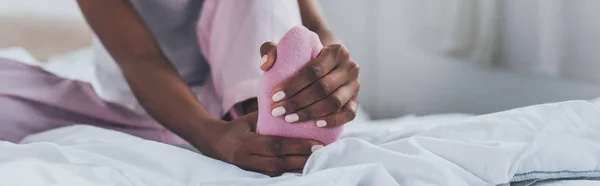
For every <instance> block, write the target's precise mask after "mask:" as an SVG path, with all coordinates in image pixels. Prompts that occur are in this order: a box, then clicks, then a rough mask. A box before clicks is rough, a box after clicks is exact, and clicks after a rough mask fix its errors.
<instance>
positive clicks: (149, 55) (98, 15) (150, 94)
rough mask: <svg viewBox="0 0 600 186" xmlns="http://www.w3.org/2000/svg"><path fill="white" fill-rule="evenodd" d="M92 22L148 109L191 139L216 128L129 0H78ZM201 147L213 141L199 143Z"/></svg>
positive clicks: (190, 140)
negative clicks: (211, 125) (209, 125)
mask: <svg viewBox="0 0 600 186" xmlns="http://www.w3.org/2000/svg"><path fill="white" fill-rule="evenodd" d="M78 3H79V6H80V8H81V10H82V12H83V14H84V15H85V18H86V20H87V22H88V23H89V24H90V26H91V28H92V29H93V30H94V31H95V32H96V34H97V35H98V37H99V38H100V40H101V41H102V43H103V44H104V46H105V47H106V49H107V50H108V51H109V53H110V54H111V55H112V57H113V58H114V59H115V60H116V61H117V63H118V64H119V66H120V67H121V71H122V72H123V74H124V76H125V79H126V80H127V82H128V83H129V86H130V87H131V89H132V91H133V93H134V94H135V96H136V97H137V99H138V101H139V102H140V104H141V105H142V106H143V107H144V108H145V109H146V111H147V112H148V113H149V114H150V115H151V116H152V117H153V118H154V119H156V120H157V121H158V122H159V123H161V124H162V125H164V126H165V127H166V128H168V129H169V130H171V131H173V132H174V133H176V134H177V135H179V136H180V137H182V138H183V139H185V140H187V141H188V142H190V143H192V144H193V143H207V142H206V140H202V139H198V138H199V137H207V136H209V135H211V134H214V133H215V132H211V131H207V130H211V128H214V127H207V126H206V125H208V124H209V123H214V122H209V121H211V120H216V118H212V117H211V116H210V115H209V114H208V112H207V111H206V110H205V109H204V108H203V106H202V105H201V103H200V102H199V101H198V100H197V99H196V96H195V95H194V94H193V93H192V91H191V90H190V89H189V87H188V86H187V84H186V83H185V82H184V80H183V79H182V78H181V77H180V76H179V74H178V73H177V72H176V71H175V69H174V68H173V67H172V66H171V64H170V63H169V61H168V59H167V58H166V57H165V55H164V54H163V53H162V51H161V50H160V48H159V46H158V44H157V42H156V40H155V38H154V37H153V35H152V34H151V32H150V31H149V29H148V28H147V27H146V25H145V24H144V22H143V21H142V19H141V17H140V16H139V15H138V14H137V12H136V11H135V9H134V8H133V6H132V5H131V3H130V2H129V1H128V0H94V1H92V0H78ZM193 145H194V146H196V147H197V148H200V147H202V146H206V145H207V144H193Z"/></svg>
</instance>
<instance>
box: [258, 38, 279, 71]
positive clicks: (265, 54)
mask: <svg viewBox="0 0 600 186" xmlns="http://www.w3.org/2000/svg"><path fill="white" fill-rule="evenodd" d="M260 56H262V57H261V58H260V69H262V70H263V71H269V69H271V67H273V64H275V59H277V47H276V45H275V43H273V42H270V41H269V42H265V43H263V44H262V45H261V46H260Z"/></svg>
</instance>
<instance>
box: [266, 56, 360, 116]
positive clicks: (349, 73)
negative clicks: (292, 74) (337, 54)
mask: <svg viewBox="0 0 600 186" xmlns="http://www.w3.org/2000/svg"><path fill="white" fill-rule="evenodd" d="M358 71H359V70H358V67H357V65H356V63H354V62H352V63H346V64H344V65H343V66H341V67H338V68H336V69H334V70H333V71H332V72H331V73H329V74H327V75H326V76H325V77H323V78H321V79H319V80H317V81H316V82H314V83H313V84H311V85H309V86H308V87H307V88H305V89H304V90H302V91H300V92H299V93H298V94H296V95H294V96H292V97H290V98H288V99H286V100H283V101H281V102H278V103H274V104H273V105H272V110H271V113H272V115H273V116H274V117H277V116H281V115H284V114H285V115H286V117H285V118H284V119H285V120H286V121H287V122H288V123H292V122H299V121H306V120H310V119H314V118H317V117H321V116H324V115H327V114H330V113H332V112H335V111H338V110H339V109H341V108H342V106H344V105H345V104H346V102H347V101H348V100H350V98H352V96H354V94H355V93H356V92H357V91H358V90H354V89H348V91H349V92H346V90H345V89H344V90H341V91H344V92H338V96H342V97H338V98H339V99H337V100H329V101H337V102H333V103H329V104H328V103H322V104H321V105H316V106H311V105H313V104H315V103H317V102H319V101H321V100H324V99H326V98H328V97H330V96H332V94H333V93H334V92H336V91H337V90H338V89H340V88H341V87H342V86H349V85H348V84H349V82H352V81H357V80H358ZM340 101H341V102H340ZM331 104H333V105H331ZM306 107H309V108H308V109H307V108H306ZM300 109H303V113H302V115H297V114H296V115H295V114H294V113H296V112H298V111H299V110H300ZM296 116H298V117H296Z"/></svg>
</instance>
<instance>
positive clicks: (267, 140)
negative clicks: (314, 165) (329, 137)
mask: <svg viewBox="0 0 600 186" xmlns="http://www.w3.org/2000/svg"><path fill="white" fill-rule="evenodd" d="M247 144H248V145H249V146H248V147H247V149H248V150H249V151H250V153H252V154H255V155H261V156H284V155H310V154H312V149H316V148H319V147H323V145H322V144H321V143H319V142H317V141H314V140H307V139H295V138H284V137H278V136H260V135H257V136H256V137H255V138H253V139H252V141H251V142H248V143H247Z"/></svg>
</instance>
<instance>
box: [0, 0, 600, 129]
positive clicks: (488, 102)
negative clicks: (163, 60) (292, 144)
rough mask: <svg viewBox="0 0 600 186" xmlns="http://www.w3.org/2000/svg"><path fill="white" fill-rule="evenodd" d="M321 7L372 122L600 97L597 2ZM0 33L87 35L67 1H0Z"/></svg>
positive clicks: (75, 41)
mask: <svg viewBox="0 0 600 186" xmlns="http://www.w3.org/2000/svg"><path fill="white" fill-rule="evenodd" d="M320 2H321V4H322V6H323V8H324V13H325V15H326V17H327V20H328V22H329V24H330V25H331V27H332V29H333V30H334V31H335V32H336V33H337V34H338V35H339V36H340V38H341V39H342V40H343V41H344V42H345V44H346V45H347V47H348V48H349V49H350V51H351V53H352V56H353V58H354V59H355V60H356V61H358V62H359V63H360V65H361V69H362V71H361V77H360V78H361V84H362V89H361V104H362V106H363V108H365V110H367V111H368V112H369V113H370V114H371V115H372V116H373V117H374V118H388V117H395V116H400V115H405V114H417V115H422V114H436V113H449V112H450V113H453V112H465V113H474V114H484V113H490V112H496V111H501V110H506V109H511V108H515V107H521V106H526V105H531V104H539V103H546V102H555V101H563V100H570V99H591V98H595V97H598V96H600V73H598V71H599V70H600V52H598V49H599V48H600V22H599V21H597V20H599V18H600V11H597V7H600V1H596V0H578V1H570V0H531V1H521V0H503V1H480V0H453V1H447V0H372V1H371V0H369V1H367V0H320ZM0 28H2V29H0V41H1V42H0V48H5V47H9V46H15V45H19V46H24V47H25V48H26V49H28V50H30V51H32V52H33V53H34V55H35V56H36V57H38V58H40V59H45V58H48V57H49V56H52V55H55V54H57V53H65V52H68V51H72V50H75V49H78V48H81V47H86V46H88V45H89V44H90V43H91V35H92V33H91V32H90V31H89V28H87V26H86V25H85V23H84V22H83V19H82V17H81V15H80V12H79V11H78V9H77V5H76V3H75V1H74V0H0ZM31 41H35V42H31Z"/></svg>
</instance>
